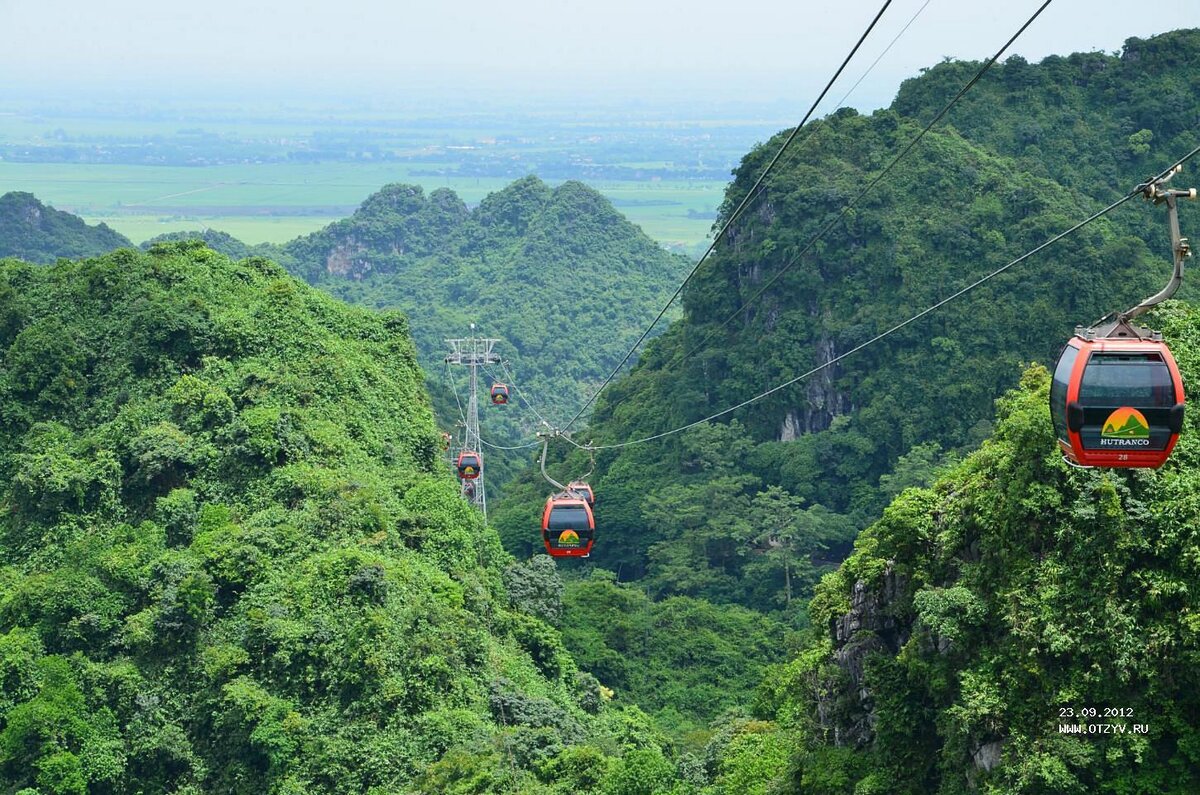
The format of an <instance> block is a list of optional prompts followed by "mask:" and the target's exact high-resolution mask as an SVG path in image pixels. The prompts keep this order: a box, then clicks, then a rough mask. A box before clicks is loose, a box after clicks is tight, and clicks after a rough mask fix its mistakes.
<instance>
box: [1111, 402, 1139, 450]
mask: <svg viewBox="0 0 1200 795" xmlns="http://www.w3.org/2000/svg"><path fill="white" fill-rule="evenodd" d="M1100 444H1101V446H1103V447H1148V446H1149V445H1150V423H1148V422H1146V418H1145V416H1143V414H1142V412H1140V411H1138V410H1137V409H1135V408H1130V407H1129V406H1122V407H1121V408H1119V409H1117V410H1116V411H1114V412H1113V413H1112V414H1109V415H1108V419H1106V420H1105V421H1104V427H1103V428H1102V429H1101V430H1100Z"/></svg>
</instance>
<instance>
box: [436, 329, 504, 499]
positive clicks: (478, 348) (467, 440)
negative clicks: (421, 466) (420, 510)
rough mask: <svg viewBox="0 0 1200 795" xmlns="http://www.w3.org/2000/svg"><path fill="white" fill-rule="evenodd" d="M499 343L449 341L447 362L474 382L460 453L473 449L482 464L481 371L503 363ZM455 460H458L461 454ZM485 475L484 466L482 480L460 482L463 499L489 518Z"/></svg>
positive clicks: (486, 339) (476, 339)
mask: <svg viewBox="0 0 1200 795" xmlns="http://www.w3.org/2000/svg"><path fill="white" fill-rule="evenodd" d="M474 330H475V324H474V323H472V324H471V331H472V332H473V331H474ZM498 342H500V340H498V339H492V338H489V337H460V338H458V339H448V340H446V343H447V344H449V346H450V353H449V354H448V355H447V356H446V363H447V364H457V365H461V366H463V367H466V368H467V372H468V373H469V374H470V382H471V385H470V392H469V393H468V397H467V409H466V412H465V416H464V417H463V419H464V421H465V423H466V424H465V426H464V428H463V438H462V440H461V444H460V445H459V448H458V452H459V453H461V452H463V451H464V450H470V451H472V452H475V453H478V454H479V456H480V460H481V461H482V460H483V442H482V441H481V440H480V438H479V395H478V386H479V368H480V367H483V366H484V365H488V364H499V363H500V354H498V353H494V352H493V348H495V346H496V343H498ZM454 458H456V459H457V455H455V456H454ZM484 475H485V473H484V471H483V468H482V467H481V468H480V471H479V477H477V478H475V479H474V480H470V481H468V480H460V481H459V488H460V489H461V490H462V493H463V498H464V499H466V500H468V501H470V502H472V503H474V504H475V505H477V506H479V510H481V511H483V518H484V519H487V486H486V485H485V484H484ZM468 483H472V484H474V489H473V491H472V490H471V489H470V488H469V487H468V486H467V484H468Z"/></svg>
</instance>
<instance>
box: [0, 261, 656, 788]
mask: <svg viewBox="0 0 1200 795" xmlns="http://www.w3.org/2000/svg"><path fill="white" fill-rule="evenodd" d="M0 319H2V322H0V351H2V356H3V359H2V361H3V365H2V367H0V391H2V393H3V395H4V400H3V401H2V402H0V503H2V504H3V507H4V510H3V511H2V512H0V682H2V683H3V687H2V688H0V790H3V791H5V792H14V793H15V792H22V793H33V792H39V793H137V792H147V793H148V792H154V793H180V794H181V795H182V793H200V792H237V793H246V792H275V793H289V792H301V791H319V792H329V793H364V792H372V793H417V792H422V793H424V792H428V793H433V792H438V793H441V792H463V793H465V792H509V791H514V790H519V791H524V792H535V791H536V792H567V791H576V790H578V789H580V788H581V787H583V786H584V784H585V783H586V782H587V781H589V780H591V781H596V780H605V781H609V780H611V781H618V782H620V781H626V782H630V781H632V782H635V783H636V782H637V781H638V780H641V779H640V777H645V776H650V777H658V778H662V777H664V776H667V777H669V776H670V775H671V774H672V769H671V767H670V765H669V764H668V763H667V761H666V760H665V758H664V754H663V749H664V746H665V743H666V741H665V739H664V738H662V737H661V736H660V735H658V734H657V733H656V731H655V730H654V729H653V727H652V725H651V724H650V722H649V719H648V718H647V717H646V716H645V715H643V714H642V713H641V712H640V711H638V710H637V709H636V708H633V707H630V708H623V707H617V706H614V705H611V704H609V703H608V701H607V698H608V696H607V695H606V691H605V690H603V689H602V688H601V687H600V684H599V683H598V682H597V680H596V679H595V678H594V677H592V676H590V675H587V674H585V673H582V672H581V671H580V670H579V668H578V666H577V664H576V663H575V662H574V660H573V659H572V658H571V656H570V655H569V654H568V653H567V652H566V651H565V649H564V648H563V645H562V641H561V637H560V634H559V631H558V630H557V629H556V628H555V627H554V623H555V622H557V621H558V620H559V616H560V615H561V610H562V606H561V592H562V583H561V581H560V580H559V579H558V577H557V574H556V573H555V570H554V566H553V565H552V564H551V562H550V561H549V559H544V561H543V562H533V563H530V564H517V563H513V562H512V561H511V559H509V558H508V557H507V556H506V555H505V553H504V552H503V550H502V549H501V548H500V545H499V542H498V539H497V537H496V535H495V534H494V532H492V531H491V530H489V529H488V528H487V527H485V526H484V525H483V524H482V522H481V521H480V517H479V515H478V514H477V513H476V512H475V511H474V510H473V509H471V508H469V507H468V506H467V505H466V504H465V503H464V502H462V500H461V499H460V498H459V496H458V493H457V488H456V486H455V484H454V482H453V479H452V478H451V476H450V475H449V474H448V473H447V472H446V471H445V469H444V467H443V466H442V465H441V464H440V463H439V460H438V452H437V433H436V429H435V426H434V422H433V417H432V414H431V411H430V405H429V400H428V397H427V395H426V393H425V391H424V387H423V382H422V374H421V371H420V368H419V366H418V364H417V361H416V352H415V349H414V347H413V344H412V341H411V340H410V338H409V333H408V324H407V322H406V320H405V319H404V318H403V316H401V315H400V314H398V313H384V314H379V313H373V312H369V311H367V310H363V309H354V308H349V307H346V306H344V305H342V304H341V303H339V302H337V301H335V300H333V299H331V298H329V297H328V296H326V295H324V294H322V293H321V292H319V291H317V290H314V289H312V288H310V287H308V286H307V285H305V284H304V283H303V282H300V281H297V280H295V279H293V278H292V277H290V276H288V275H287V274H286V273H285V272H284V270H283V269H282V268H280V267H279V266H276V265H274V264H272V263H270V262H268V261H267V260H264V259H261V258H249V259H245V260H242V261H240V262H236V263H235V262H233V261H231V260H229V259H228V258H226V257H224V256H222V255H220V254H218V253H216V252H213V251H212V250H211V249H208V248H206V247H204V246H202V245H200V244H197V243H187V242H184V243H167V244H161V245H157V246H154V247H152V248H151V250H150V251H149V252H148V253H142V252H138V251H136V250H129V249H124V250H120V251H117V252H114V253H111V254H108V255H106V256H103V257H100V258H96V259H91V260H86V261H82V262H67V261H62V262H59V263H58V264H56V265H53V266H50V267H37V266H33V265H29V264H26V263H22V262H18V261H15V260H4V261H0ZM655 780H657V779H655ZM545 782H560V783H561V785H562V786H563V787H565V789H553V790H552V789H550V788H549V784H547V783H545ZM627 791H633V790H627Z"/></svg>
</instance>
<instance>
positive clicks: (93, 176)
mask: <svg viewBox="0 0 1200 795" xmlns="http://www.w3.org/2000/svg"><path fill="white" fill-rule="evenodd" d="M434 170H436V166H435V165H434V164H423V163H347V162H331V163H313V164H307V163H247V164H227V165H213V166H195V167H188V166H148V165H146V166H144V165H127V164H90V163H10V162H0V193H4V192H7V191H10V190H17V191H27V192H29V193H33V194H35V195H36V196H37V197H38V198H39V199H41V200H42V201H45V202H47V203H48V204H51V205H53V206H55V207H57V208H58V209H60V210H67V211H69V212H73V213H76V214H78V215H80V216H82V217H83V218H85V219H86V220H87V221H88V222H89V223H99V222H104V223H106V224H108V225H109V226H110V227H112V228H113V229H116V230H117V231H119V232H121V233H122V234H124V235H125V236H126V237H128V238H130V239H131V240H133V241H135V242H141V241H143V240H146V239H148V238H151V237H153V236H155V235H158V234H162V233H163V232H170V231H175V230H181V229H197V230H199V229H204V228H212V229H219V230H221V231H224V232H228V233H229V234H231V235H233V236H234V237H237V238H238V239H240V240H243V241H245V242H247V243H265V242H272V243H282V242H284V241H287V240H290V239H292V238H294V237H296V236H297V235H302V234H307V233H309V232H313V231H315V230H317V229H319V228H321V227H322V226H325V225H326V224H328V223H330V222H331V221H335V220H337V219H339V218H343V217H345V216H347V215H349V214H350V213H351V212H353V210H354V208H355V207H357V206H358V204H359V203H360V202H362V200H363V199H365V198H366V197H367V196H368V195H370V194H371V193H373V192H375V191H376V190H378V189H379V188H380V187H382V186H383V185H385V184H387V183H389V182H410V183H416V184H419V185H421V186H422V187H424V188H425V189H426V190H427V191H431V190H434V189H436V188H442V187H446V188H450V189H452V190H454V191H455V192H456V193H457V194H458V195H459V196H461V197H462V199H463V201H465V202H467V203H468V204H470V205H475V204H477V203H478V202H479V201H480V200H481V199H482V198H483V197H484V196H486V195H488V194H489V193H493V192H495V191H497V190H500V189H501V188H503V187H504V186H505V185H507V184H509V183H510V182H511V181H512V180H511V179H510V178H509V177H474V176H469V177H460V176H453V175H449V176H430V175H429V173H430V172H431V171H434ZM590 184H591V185H592V187H594V188H596V189H597V190H599V191H601V192H602V193H603V194H604V195H605V196H607V197H608V198H609V199H610V200H612V201H613V203H614V204H615V205H616V206H617V208H618V209H619V210H620V211H621V212H622V213H624V214H625V216H626V217H627V218H629V220H630V221H632V222H633V223H635V224H638V225H639V226H641V227H642V229H643V230H645V232H646V234H648V235H649V236H650V237H652V238H653V239H655V240H657V241H659V242H660V243H662V244H663V245H665V246H669V247H672V248H677V249H681V250H689V251H690V250H692V249H694V248H696V246H697V245H700V244H702V243H703V241H704V239H705V237H706V236H707V235H708V233H709V229H710V227H711V225H712V217H713V214H714V212H715V210H716V207H717V205H718V204H719V203H720V201H721V197H722V194H723V191H724V189H725V183H724V182H721V181H719V180H684V179H680V180H667V179H662V180H659V179H648V180H644V181H637V182H635V181H627V180H605V181H596V182H592V183H590Z"/></svg>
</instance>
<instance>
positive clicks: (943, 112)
mask: <svg viewBox="0 0 1200 795" xmlns="http://www.w3.org/2000/svg"><path fill="white" fill-rule="evenodd" d="M1051 2H1052V0H1045V2H1043V3H1042V4H1041V6H1039V7H1038V9H1037V11H1035V12H1034V13H1033V16H1031V17H1030V18H1029V19H1027V20H1026V21H1025V24H1024V25H1022V26H1021V27H1020V29H1019V30H1018V31H1017V32H1016V33H1014V34H1013V35H1012V37H1011V38H1009V40H1008V41H1006V42H1005V43H1004V46H1003V47H1001V48H1000V49H999V50H997V51H996V54H995V55H993V56H992V57H991V58H990V59H988V60H987V61H986V62H985V63H984V64H983V66H982V67H980V69H979V71H977V72H976V73H975V76H974V77H972V78H971V79H970V80H968V81H967V82H966V84H964V85H963V87H962V88H960V89H959V90H958V93H957V94H955V95H954V97H953V98H952V99H951V100H950V101H949V102H948V103H946V106H945V107H943V108H942V109H941V111H939V112H938V114H937V115H936V116H934V117H933V119H932V120H930V122H929V123H928V124H926V125H925V127H924V128H923V129H922V130H921V131H920V132H919V133H917V135H916V136H915V137H914V138H913V139H912V140H911V141H909V142H908V144H907V145H906V146H905V147H904V149H903V150H901V152H900V154H898V155H896V157H894V158H893V159H892V161H891V162H890V163H888V164H887V166H885V167H884V169H883V170H882V171H880V172H879V173H878V174H876V175H875V178H874V179H872V180H871V182H870V183H868V185H867V187H865V188H863V189H862V190H861V191H859V193H858V194H857V195H856V196H855V197H854V198H853V199H851V200H850V202H849V203H848V204H846V205H845V206H844V207H842V209H841V211H840V212H839V213H838V214H837V215H836V216H834V218H833V219H832V220H831V221H829V222H828V223H827V224H825V225H824V226H823V227H821V229H820V230H819V231H818V232H817V234H816V235H814V236H813V237H812V238H811V239H810V240H809V241H808V242H807V243H806V244H805V245H804V247H803V248H802V249H801V250H800V252H799V253H798V254H796V255H795V256H794V257H792V258H791V259H790V260H788V261H787V262H786V263H784V265H783V267H782V268H780V269H779V271H778V272H777V273H776V274H775V275H774V276H772V277H771V278H770V279H768V280H767V281H766V283H765V284H763V286H762V287H760V288H759V289H758V291H757V292H755V293H754V295H752V296H750V297H749V298H747V299H746V300H745V301H744V302H742V305H741V306H739V307H738V308H737V309H735V310H734V311H733V312H731V313H730V314H729V316H728V317H726V318H725V319H724V320H723V321H721V323H720V325H718V326H717V327H716V328H715V329H712V330H711V331H709V332H708V333H707V334H705V335H704V337H703V338H702V339H701V340H700V342H698V343H697V344H696V345H693V346H692V347H691V348H690V349H689V350H688V351H687V352H686V353H684V354H683V355H682V356H678V357H675V358H673V359H671V361H670V362H668V363H667V365H666V366H665V367H663V368H662V369H664V370H665V369H668V368H670V367H674V366H675V365H676V364H678V363H679V362H682V361H686V360H687V359H689V358H691V357H692V356H693V355H694V354H695V353H696V352H697V351H699V350H700V349H701V348H703V347H704V346H705V345H706V344H707V343H708V341H709V340H711V339H712V338H713V336H715V335H716V334H717V332H719V331H720V330H721V329H723V328H725V327H726V326H728V325H729V323H730V321H731V320H733V319H734V318H735V317H737V316H738V315H740V314H741V313H742V312H744V311H745V310H746V308H747V307H748V306H750V304H752V303H754V302H755V301H757V300H758V299H759V298H760V297H761V296H762V295H763V293H765V292H766V291H767V290H769V289H770V288H771V286H772V285H774V284H775V282H777V281H779V280H780V279H781V278H783V275H784V274H785V273H787V272H788V271H789V270H791V268H792V267H793V266H794V265H795V264H796V263H798V262H799V261H800V259H801V258H802V257H803V256H804V255H805V254H807V253H808V252H809V251H811V250H812V248H813V247H814V246H815V245H816V244H817V243H818V242H820V240H821V238H823V237H825V235H826V234H827V233H828V232H829V230H831V229H833V227H835V226H837V225H838V224H839V223H840V222H841V220H842V219H843V218H845V217H846V214H847V213H849V212H850V211H851V210H853V209H854V207H855V206H856V205H857V204H858V203H859V201H861V200H862V198H863V197H864V196H866V195H867V194H868V193H871V192H872V191H874V190H875V188H876V187H877V186H878V185H879V183H880V182H882V181H883V178H884V177H886V176H887V175H888V173H890V172H891V170H892V169H893V168H895V166H896V164H898V163H899V162H900V161H901V160H903V159H904V158H905V157H906V156H907V155H908V153H909V152H911V151H912V150H913V148H914V147H916V145H917V144H918V143H920V142H921V139H922V138H924V137H925V135H926V134H927V133H928V132H929V131H930V130H932V129H933V127H934V125H936V124H937V123H938V122H939V121H941V120H942V119H943V118H944V117H945V115H946V114H947V113H949V112H950V109H951V108H953V107H954V106H955V105H956V104H957V103H958V101H959V100H960V99H962V98H963V96H965V95H966V93H967V92H968V91H970V90H971V88H972V87H974V86H975V84H976V83H978V82H979V80H980V79H981V78H982V77H983V76H984V74H986V73H987V71H988V70H989V69H991V67H992V65H993V64H995V63H996V61H997V60H999V59H1000V56H1001V55H1003V54H1004V53H1005V51H1006V50H1008V48H1009V47H1011V46H1012V44H1013V42H1014V41H1016V40H1017V38H1018V37H1019V36H1020V35H1021V34H1022V33H1024V32H1025V30H1026V29H1027V28H1028V27H1029V26H1030V25H1032V24H1033V22H1034V20H1036V19H1037V18H1038V17H1039V16H1040V15H1041V13H1042V12H1043V11H1045V10H1046V7H1047V6H1049V5H1050V3H1051Z"/></svg>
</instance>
